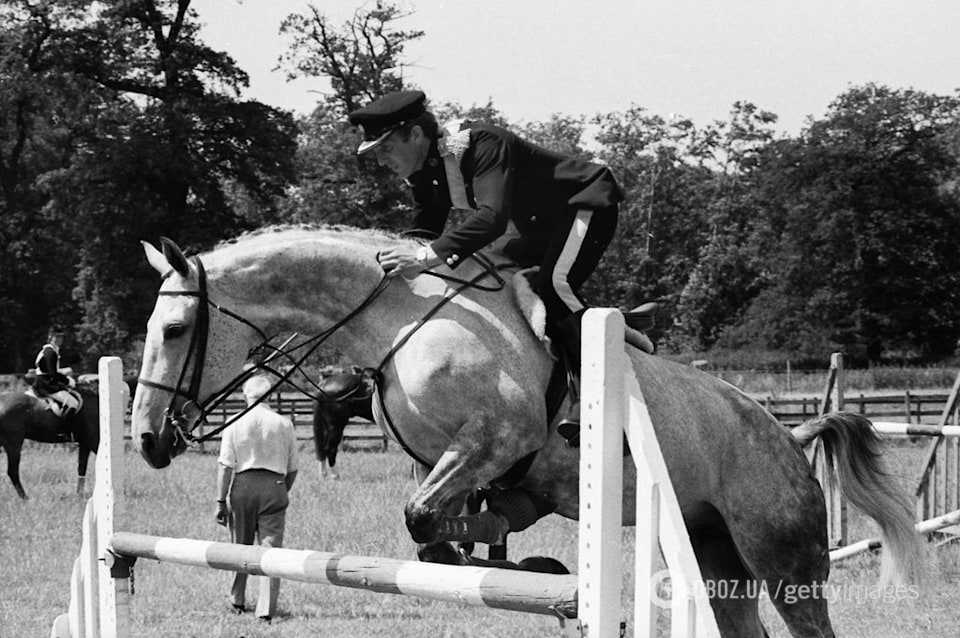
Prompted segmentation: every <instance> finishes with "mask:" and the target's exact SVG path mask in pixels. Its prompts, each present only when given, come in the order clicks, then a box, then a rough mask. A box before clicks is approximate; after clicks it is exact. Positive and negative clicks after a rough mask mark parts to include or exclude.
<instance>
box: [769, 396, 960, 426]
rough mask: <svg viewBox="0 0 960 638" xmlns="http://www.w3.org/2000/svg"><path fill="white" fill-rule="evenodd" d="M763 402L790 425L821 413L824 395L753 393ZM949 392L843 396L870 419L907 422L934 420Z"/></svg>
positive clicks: (846, 405)
mask: <svg viewBox="0 0 960 638" xmlns="http://www.w3.org/2000/svg"><path fill="white" fill-rule="evenodd" d="M750 396H752V397H753V399H754V400H756V401H757V402H758V403H760V405H762V406H764V407H765V408H766V409H767V411H768V412H770V413H771V414H772V415H773V416H775V417H776V418H777V420H778V421H780V422H781V423H783V424H784V425H787V426H795V425H800V424H801V423H803V422H804V421H806V420H808V419H813V418H815V417H817V416H818V415H819V414H820V407H821V404H822V403H823V398H822V397H819V396H809V397H792V398H777V397H773V396H771V395H757V394H751V395H750ZM949 398H950V395H949V394H948V393H946V392H924V391H918V390H904V391H903V392H900V393H889V394H882V395H876V396H867V395H864V394H863V393H856V394H854V393H850V392H847V393H845V394H844V396H843V401H844V405H843V409H844V410H846V411H848V412H856V413H859V414H862V415H864V416H866V417H867V418H868V419H871V420H884V419H896V420H897V421H900V420H902V421H903V422H904V423H927V424H934V423H936V422H937V419H938V417H940V415H941V414H942V413H943V408H944V406H945V405H946V403H947V400H948V399H949Z"/></svg>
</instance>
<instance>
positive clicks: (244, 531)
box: [230, 470, 290, 616]
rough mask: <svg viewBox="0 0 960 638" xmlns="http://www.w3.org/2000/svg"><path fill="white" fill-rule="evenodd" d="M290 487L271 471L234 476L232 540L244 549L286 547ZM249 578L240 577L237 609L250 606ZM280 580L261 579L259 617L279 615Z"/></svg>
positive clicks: (235, 584) (233, 595)
mask: <svg viewBox="0 0 960 638" xmlns="http://www.w3.org/2000/svg"><path fill="white" fill-rule="evenodd" d="M289 502H290V501H289V499H288V497H287V487H286V484H285V482H284V477H283V476H282V475H280V474H276V473H275V472H269V471H267V470H248V471H246V472H240V473H239V474H236V475H234V477H233V484H232V485H231V487H230V507H231V512H230V538H231V540H232V541H233V542H234V543H237V544H240V545H253V542H254V540H257V541H259V543H260V544H261V545H262V546H264V547H283V529H284V524H285V522H286V513H287V505H288V504H289ZM246 589H247V574H241V573H239V572H238V573H237V574H236V576H235V577H234V579H233V588H232V589H231V590H230V595H231V598H232V599H233V603H234V604H235V605H244V604H245V603H246ZM279 595H280V579H279V578H266V577H264V576H261V577H260V594H259V596H258V597H257V616H273V615H275V614H276V612H277V599H278V597H279Z"/></svg>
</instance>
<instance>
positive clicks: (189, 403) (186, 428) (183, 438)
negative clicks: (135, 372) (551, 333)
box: [137, 254, 508, 459]
mask: <svg viewBox="0 0 960 638" xmlns="http://www.w3.org/2000/svg"><path fill="white" fill-rule="evenodd" d="M471 257H472V258H473V259H474V260H476V261H477V262H479V263H480V264H481V265H482V266H483V271H482V272H481V273H480V274H478V275H477V276H475V277H473V278H472V279H470V280H462V279H458V278H456V277H452V276H450V275H442V274H440V273H435V272H432V271H429V270H427V271H423V272H422V273H421V274H424V275H430V276H434V277H437V278H439V279H442V280H444V281H448V282H451V283H456V284H457V287H456V288H454V289H453V291H452V292H451V293H448V294H446V295H444V297H443V299H441V300H440V301H439V302H438V303H437V305H435V306H434V307H433V308H431V309H430V310H429V311H428V312H427V313H426V314H425V315H424V316H423V317H422V318H421V319H420V320H419V321H418V322H417V325H416V326H414V328H413V329H412V330H410V331H409V332H408V333H407V334H406V335H404V337H403V338H402V339H401V340H400V341H399V342H397V343H396V344H395V345H394V346H393V347H392V348H390V350H389V351H388V352H387V354H386V355H385V356H384V358H383V360H382V361H381V362H380V365H378V366H377V368H376V371H377V373H378V376H379V372H380V371H381V370H382V369H383V367H384V366H385V365H386V363H387V362H388V361H389V360H390V359H391V358H392V357H393V356H394V355H395V354H396V352H397V351H398V350H399V349H400V347H402V346H403V345H404V344H405V343H406V342H407V341H408V340H409V339H410V337H411V336H412V335H413V333H415V332H416V331H417V330H419V329H420V327H421V326H423V325H424V324H425V323H426V322H427V320H429V319H430V318H431V317H432V316H433V315H435V314H436V313H437V312H438V311H439V310H440V308H442V307H443V306H444V305H446V304H447V303H449V302H450V301H451V300H452V299H453V298H454V297H456V296H457V295H459V294H460V293H461V292H463V291H464V290H466V289H467V288H477V289H479V290H485V291H497V290H501V289H502V288H503V287H504V285H505V282H504V280H503V278H502V277H501V276H500V275H499V273H498V272H497V271H498V269H500V268H504V267H508V266H501V267H498V266H496V265H494V264H493V262H492V261H490V260H489V259H488V258H486V257H484V256H482V255H477V254H475V255H472V256H471ZM192 261H193V262H194V264H195V265H196V267H197V284H198V285H197V290H161V291H160V292H159V293H158V295H159V296H170V297H174V296H187V297H197V298H199V300H200V305H199V307H198V309H197V321H196V325H195V327H194V331H193V335H192V336H191V339H190V345H189V347H188V349H187V356H186V359H185V360H184V362H183V368H182V369H181V370H180V376H179V378H178V380H177V384H176V385H175V386H169V385H165V384H162V383H158V382H156V381H151V380H149V379H143V378H138V379H137V383H138V384H139V385H143V386H146V387H149V388H155V389H158V390H161V391H164V392H168V393H170V395H171V398H170V403H169V404H168V405H167V408H166V410H165V411H164V419H165V422H166V424H167V425H169V426H170V427H171V429H172V430H173V433H174V439H175V443H176V445H177V446H178V447H181V448H186V446H187V444H188V443H195V444H196V443H203V442H204V441H207V440H209V439H211V438H212V437H214V436H216V435H217V434H218V433H220V432H221V431H223V430H224V429H226V428H227V427H228V426H230V425H231V424H233V423H234V422H235V421H237V419H239V418H241V417H242V416H244V415H245V414H247V413H248V412H249V411H250V410H252V409H253V408H254V407H256V406H257V405H259V404H260V403H261V402H263V401H264V399H266V397H268V396H270V395H271V394H272V393H273V392H274V391H276V390H277V388H279V387H280V386H281V385H283V384H284V383H290V384H291V385H293V386H294V387H296V388H297V389H298V390H300V391H301V392H303V393H304V394H307V395H308V396H311V393H310V392H308V391H304V390H303V389H302V388H300V387H299V386H298V385H297V384H296V383H294V382H293V381H291V380H290V377H292V376H293V375H294V374H295V373H296V372H298V371H301V372H302V366H303V364H304V363H305V362H306V360H307V358H308V357H309V356H310V355H311V354H313V352H314V351H315V350H316V349H317V348H319V347H320V345H321V344H323V343H324V342H325V341H326V340H327V339H329V338H330V337H331V336H332V335H333V334H334V333H335V332H336V331H337V330H339V329H340V328H342V327H343V326H344V325H346V324H347V323H348V322H349V321H351V320H352V319H353V318H354V317H356V316H357V315H358V314H360V313H361V312H363V311H364V310H365V309H366V308H367V307H369V306H370V305H371V304H372V303H373V302H374V301H375V300H376V299H377V297H379V296H380V295H381V294H382V293H383V291H384V290H386V289H387V286H389V285H390V282H391V278H390V277H388V276H387V275H386V274H384V275H383V277H381V279H380V281H379V282H377V284H376V286H374V288H373V290H371V291H370V293H369V294H368V295H367V296H366V297H365V298H364V299H363V301H361V302H360V304H359V305H358V306H357V307H356V308H354V309H353V310H351V311H350V312H349V313H347V315H346V316H345V317H343V318H342V319H340V320H339V321H337V322H336V323H334V325H333V326H331V327H330V328H327V329H326V330H324V331H322V332H321V333H319V334H317V335H315V336H313V337H311V338H309V339H307V340H306V341H304V342H303V343H300V344H298V345H296V346H294V347H292V348H289V349H287V346H288V345H289V344H290V343H291V342H292V341H293V340H294V339H295V338H296V337H297V334H296V333H294V334H293V335H292V336H290V337H289V338H288V339H287V340H286V341H284V342H283V343H282V344H281V345H280V346H272V345H270V341H271V340H272V338H271V337H269V336H267V335H266V333H264V331H263V330H261V329H260V328H259V327H258V326H257V325H255V324H254V323H253V322H251V321H249V320H248V319H246V318H244V317H243V316H241V315H240V314H238V313H236V312H233V311H232V310H230V309H228V308H225V307H223V306H222V305H220V304H218V303H215V302H214V301H213V300H211V299H210V296H209V294H208V293H207V275H206V270H205V269H204V267H203V262H202V261H201V260H200V257H199V256H194V257H193V258H192ZM172 272H173V271H172V270H171V271H170V272H168V273H167V274H165V275H164V279H166V278H167V277H169V276H170V274H172ZM487 276H492V277H493V278H494V279H495V281H496V283H495V284H494V285H492V286H484V285H481V284H480V281H482V280H483V279H484V278H486V277H487ZM211 308H212V309H214V310H216V311H218V312H220V313H222V314H224V315H226V316H227V317H230V318H231V319H234V320H235V321H239V322H240V323H242V324H244V325H246V326H248V327H250V328H252V329H253V330H254V331H255V332H256V333H257V334H258V335H259V336H260V338H261V343H260V344H259V345H258V346H256V347H254V348H253V349H252V350H251V351H250V355H251V356H252V355H253V354H254V353H258V352H268V353H269V354H268V355H267V356H266V357H264V358H263V359H262V360H261V361H258V362H256V363H255V364H254V365H252V366H250V367H249V368H247V369H245V370H244V371H243V372H241V373H240V374H239V375H237V376H236V377H234V378H233V379H231V380H230V381H228V382H227V383H226V384H225V385H224V387H222V388H221V389H219V390H217V391H216V392H214V393H212V394H211V395H210V396H209V397H207V398H206V399H204V400H203V401H201V400H200V399H199V394H200V383H201V380H202V377H203V364H204V360H205V358H206V352H207V342H208V339H209V336H210V335H209V331H210V309H211ZM300 349H304V352H303V354H301V355H300V356H299V357H294V356H293V353H294V352H295V351H297V350H300ZM279 357H283V358H284V359H286V360H287V361H289V362H290V363H291V365H290V366H289V368H288V369H287V370H286V371H285V372H280V371H279V370H276V369H274V368H273V367H271V366H269V365H268V364H269V363H270V362H271V361H273V360H274V359H277V358H279ZM192 359H193V360H195V361H196V363H195V364H194V365H193V371H192V374H191V376H190V385H189V386H188V388H187V389H186V390H183V389H182V388H183V383H184V380H185V379H186V376H187V370H188V369H189V368H190V362H191V360H192ZM261 370H262V371H266V372H269V373H270V374H271V375H273V376H274V377H276V381H275V382H274V383H273V385H272V386H271V387H270V390H269V391H268V392H266V393H265V394H264V395H263V396H262V397H261V398H260V399H258V400H256V401H254V402H252V403H251V404H249V405H247V406H246V407H245V408H244V409H243V410H242V411H240V412H238V413H237V414H235V415H234V416H233V417H231V418H230V419H228V420H225V422H224V423H223V424H222V425H220V426H218V427H216V428H215V429H214V430H211V431H209V432H205V433H204V434H203V435H202V436H194V434H193V432H194V430H196V428H197V427H199V426H200V424H201V423H203V422H204V421H205V420H206V417H207V415H208V414H210V413H211V412H212V411H213V410H214V409H216V408H218V407H220V406H221V405H222V404H223V403H224V402H225V401H226V400H227V399H228V398H229V397H230V395H231V394H233V393H234V392H235V391H236V390H237V389H238V388H239V387H241V386H242V385H243V383H244V382H245V381H246V380H247V379H249V378H250V377H251V376H253V375H255V374H256V373H257V372H258V371H261ZM303 374H304V377H306V378H307V380H308V383H309V384H310V385H311V386H312V387H313V389H314V390H316V391H318V392H319V393H321V394H323V395H327V393H326V392H325V391H324V390H323V389H322V388H321V387H320V386H319V385H317V383H315V382H313V381H312V380H310V377H309V375H307V374H306V373H303ZM377 385H378V387H379V386H380V385H381V384H380V383H379V381H378V383H377ZM178 398H182V399H183V401H182V402H181V404H180V406H179V408H178V407H177V405H176V404H177V399H178ZM387 420H388V421H389V417H387ZM390 425H391V429H393V430H394V435H395V436H398V433H397V432H396V428H395V427H393V424H392V422H390ZM398 440H400V439H399V436H398ZM401 447H403V448H404V449H405V451H406V452H407V453H408V454H410V455H411V456H413V457H414V458H415V459H417V458H418V457H417V456H416V455H415V454H413V453H412V451H411V450H410V449H409V448H408V447H407V446H406V445H401Z"/></svg>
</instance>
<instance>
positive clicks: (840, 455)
mask: <svg viewBox="0 0 960 638" xmlns="http://www.w3.org/2000/svg"><path fill="white" fill-rule="evenodd" d="M160 243H161V246H162V250H158V249H157V248H156V247H155V246H153V245H151V244H148V243H144V244H143V248H144V252H145V255H146V258H147V261H148V263H150V265H151V266H152V267H153V268H154V269H156V270H157V271H158V272H159V273H160V275H161V284H160V290H159V292H158V296H157V300H156V303H155V306H154V309H153V311H152V313H151V315H150V317H149V320H148V322H147V334H146V340H145V347H144V355H143V365H142V368H141V371H140V378H139V383H140V385H139V386H138V388H137V391H136V396H135V397H134V404H133V411H132V436H133V442H134V445H135V446H136V447H137V448H138V449H139V451H140V454H141V455H142V457H143V458H144V459H145V461H146V462H147V463H148V464H149V465H150V466H152V467H154V468H162V467H166V466H168V465H169V464H170V463H171V462H172V460H173V459H174V458H175V457H176V456H177V455H178V454H180V453H182V452H183V451H184V450H185V449H186V448H187V446H188V438H189V437H190V436H191V434H190V432H191V431H192V430H193V428H195V427H196V426H197V424H198V423H199V422H200V421H201V420H202V417H203V415H204V413H205V411H208V410H210V409H213V407H214V406H215V405H216V404H217V403H218V401H219V400H220V396H223V395H224V394H225V393H227V392H229V390H230V388H232V387H235V384H236V383H237V382H238V379H241V378H242V375H243V365H244V363H245V361H246V360H247V358H248V355H249V353H250V352H251V351H252V349H253V350H255V349H256V347H258V346H261V345H262V344H263V343H265V342H266V341H267V340H268V335H279V334H284V333H287V332H297V333H299V334H301V335H304V334H311V335H323V337H324V339H325V340H326V341H328V342H329V343H330V344H332V345H334V346H335V347H338V348H339V349H340V351H341V352H342V353H344V354H345V355H346V356H347V357H349V359H350V360H352V361H360V362H365V363H366V362H380V363H379V365H378V366H377V368H376V369H377V370H379V374H378V389H377V393H376V395H375V400H374V404H373V408H374V410H373V412H374V417H375V419H376V421H377V423H378V424H380V425H381V427H383V428H384V429H385V431H387V432H388V433H389V434H390V436H391V437H392V438H393V439H394V440H395V441H396V442H397V443H398V444H399V445H400V446H401V447H402V448H403V449H404V450H405V451H406V452H407V453H408V454H410V455H411V456H412V457H413V458H414V459H415V464H416V467H417V468H418V472H417V474H418V478H419V479H421V480H420V482H419V485H418V487H417V488H416V489H415V490H414V492H413V494H412V495H411V496H410V498H409V499H408V501H407V503H406V505H405V506H404V517H405V522H406V526H407V529H408V531H409V533H410V535H411V538H412V540H413V541H414V542H416V543H417V544H418V555H419V557H420V558H421V560H429V561H436V562H447V563H453V564H468V563H473V564H482V559H476V558H471V557H469V556H466V555H464V554H463V553H460V552H457V550H456V549H454V546H453V544H452V543H453V542H460V541H464V540H475V541H479V542H484V543H493V542H496V541H497V540H499V539H501V538H503V536H504V535H505V534H506V533H507V532H518V531H521V530H522V529H524V528H525V527H528V526H530V525H532V524H533V523H535V522H536V520H538V519H539V518H541V517H543V516H546V515H548V514H550V513H555V514H557V515H560V516H564V517H567V518H576V517H577V516H578V509H579V472H578V470H579V450H577V449H575V448H572V447H571V446H569V445H568V444H567V443H566V441H565V440H564V439H562V438H561V437H560V436H559V435H558V434H556V432H555V427H556V425H557V422H558V420H559V419H558V416H557V415H558V414H563V413H564V410H563V409H562V408H561V409H560V410H555V409H551V407H550V406H549V405H548V402H547V401H546V400H545V398H544V397H545V396H546V395H547V388H548V386H549V385H550V379H551V377H552V376H553V370H554V367H555V360H554V358H553V356H552V354H551V351H550V349H549V348H548V347H546V346H545V344H544V342H543V340H542V339H541V338H540V336H541V335H540V334H539V332H538V331H536V330H534V329H533V328H532V327H531V324H530V322H528V321H527V319H526V316H525V314H524V312H523V311H522V310H521V309H520V308H519V307H518V304H517V302H516V300H515V299H514V298H513V297H512V295H511V294H510V293H511V289H512V288H513V286H514V284H513V282H512V281H511V280H510V278H509V277H507V276H504V275H505V274H508V273H509V272H510V271H509V270H501V269H499V266H500V262H498V261H496V260H495V259H493V260H491V262H492V263H493V266H491V262H487V261H486V260H483V259H477V260H464V262H463V263H461V264H460V265H459V267H458V268H457V269H456V270H451V269H449V268H447V267H445V266H440V267H437V268H435V269H434V270H433V271H432V272H431V273H422V274H420V275H419V276H416V277H410V278H406V277H385V276H384V273H383V271H382V269H381V268H380V265H379V263H378V260H377V255H378V254H379V251H381V250H383V249H385V248H388V247H391V246H397V245H400V244H403V245H404V246H405V247H407V248H410V249H416V247H417V245H418V244H416V243H415V242H414V241H413V240H410V239H405V238H402V237H399V236H395V235H392V234H389V233H384V232H378V231H371V230H358V229H351V228H345V227H320V228H305V227H271V228H267V229H261V230H260V231H258V232H253V233H248V234H245V235H241V236H240V237H237V238H235V239H233V240H231V241H228V242H225V243H222V244H220V245H218V246H216V247H214V248H213V249H212V250H210V251H207V252H204V253H202V254H199V255H195V256H193V257H192V258H189V259H188V258H187V256H186V255H184V253H183V252H182V251H181V250H180V248H179V247H178V246H177V245H176V244H175V243H174V242H173V241H171V240H169V239H167V238H161V242H160ZM625 347H626V349H627V353H628V357H629V360H630V363H631V364H632V366H633V370H634V373H635V375H636V378H637V379H638V381H639V384H640V387H641V390H642V392H643V394H644V397H645V400H646V402H647V407H648V410H649V413H650V416H651V419H652V421H653V424H654V427H655V430H656V433H657V437H658V439H659V443H660V445H661V447H662V451H663V455H664V458H665V461H666V464H667V468H668V471H669V474H670V478H671V481H672V483H673V488H674V490H675V492H676V495H677V498H678V501H679V504H680V507H681V511H682V514H683V517H684V522H685V524H686V527H687V530H688V531H689V534H690V540H691V542H692V544H693V547H694V552H695V554H696V557H697V560H698V562H699V566H700V569H701V572H702V575H703V578H704V579H705V580H707V581H713V582H717V581H720V580H723V581H724V582H725V583H726V584H728V585H729V586H730V587H731V588H732V590H731V591H730V592H725V593H726V594H727V595H723V596H712V597H711V599H710V600H711V605H712V607H713V609H714V611H715V614H716V617H717V620H718V623H719V626H720V629H721V633H722V635H724V636H738V637H741V638H743V637H753V636H764V635H765V631H764V628H763V626H762V624H761V622H760V617H759V612H758V598H759V596H760V594H759V592H760V591H761V590H763V591H767V592H769V593H770V596H771V599H772V602H773V605H774V606H775V608H776V609H777V611H778V613H779V614H780V615H781V616H782V617H783V620H784V622H785V623H786V625H787V627H788V628H789V630H790V631H791V633H792V634H793V635H794V636H832V635H834V634H833V629H832V626H831V623H830V618H829V615H828V609H827V600H826V599H825V598H824V597H822V596H806V597H787V592H790V591H794V592H795V591H801V590H800V589H799V588H800V587H807V588H811V587H812V588H814V591H816V586H817V584H818V583H821V584H822V583H824V582H826V580H827V578H828V576H829V569H830V559H829V553H828V540H827V527H826V508H825V505H824V496H823V492H822V490H821V487H820V485H819V483H818V482H817V480H816V478H815V477H814V475H813V471H812V469H811V466H810V463H809V462H808V461H807V458H806V457H805V455H804V451H803V448H802V446H801V442H803V443H807V444H808V443H810V441H812V440H813V439H814V438H816V437H819V438H820V440H822V441H823V443H824V450H825V451H826V454H825V457H826V458H827V460H828V462H829V463H831V464H833V465H834V466H835V467H836V468H837V470H838V472H839V475H840V477H841V481H840V484H841V486H842V489H843V490H844V494H845V496H846V497H847V498H848V499H849V500H850V502H852V503H853V504H855V505H856V506H858V507H860V508H861V509H863V510H864V511H865V512H866V513H867V514H868V515H870V516H871V517H873V518H874V519H875V520H877V521H878V522H879V524H880V528H881V533H882V535H883V551H884V562H883V572H882V574H881V578H882V580H881V582H883V583H888V582H889V583H907V582H912V581H911V579H913V578H914V577H916V576H918V574H919V573H920V571H921V570H922V563H923V557H922V544H921V541H920V538H919V536H918V535H917V534H916V531H915V529H914V527H913V523H914V517H913V508H912V505H911V502H910V500H909V499H908V498H907V496H906V494H905V493H904V491H903V490H902V489H901V486H899V485H897V484H896V483H895V482H893V481H892V480H891V479H890V477H889V476H887V475H885V474H884V473H883V466H882V459H881V458H880V455H879V449H880V448H879V436H878V435H877V434H876V432H875V431H874V430H873V428H872V426H871V424H870V422H869V421H868V420H866V419H864V418H862V417H857V416H854V415H826V416H824V417H821V418H819V419H816V420H815V421H812V422H810V423H808V424H807V425H806V426H805V427H804V430H803V432H804V435H803V440H802V441H801V440H799V439H798V437H795V436H794V435H793V434H791V432H790V430H789V429H787V428H786V427H784V426H783V425H781V424H780V423H779V422H777V421H776V419H775V418H774V417H773V416H772V415H770V413H769V412H767V411H766V410H765V409H764V408H763V407H762V406H760V405H759V404H758V403H757V402H755V401H753V400H752V399H750V398H749V397H747V396H746V395H745V394H744V393H742V392H741V391H740V390H738V389H737V388H735V387H734V386H732V385H730V384H727V383H725V382H724V381H722V380H720V379H718V378H717V377H714V376H712V375H710V374H708V373H706V372H702V371H700V370H697V369H695V368H693V367H691V366H687V365H682V364H680V363H676V362H671V361H669V360H667V359H665V358H662V357H659V356H654V355H648V354H646V353H643V352H641V351H640V350H639V349H637V348H635V347H633V346H629V345H627V346H625ZM289 356H293V354H292V353H290V355H289ZM623 472H624V496H623V522H624V524H626V525H631V524H633V523H634V518H635V496H636V495H635V491H636V490H635V478H636V468H635V467H634V464H633V460H632V459H631V458H630V457H629V454H627V453H625V455H624V459H623ZM482 486H489V487H490V489H491V492H492V494H493V495H494V498H492V499H491V500H490V501H488V510H487V511H485V512H482V513H480V514H476V515H470V516H458V513H459V512H460V511H461V508H462V505H463V503H464V500H465V499H466V497H467V496H468V495H469V494H471V493H472V492H473V491H474V490H475V489H477V488H478V487H482ZM803 591H810V589H805V590H803Z"/></svg>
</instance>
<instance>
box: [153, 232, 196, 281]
mask: <svg viewBox="0 0 960 638" xmlns="http://www.w3.org/2000/svg"><path fill="white" fill-rule="evenodd" d="M160 246H161V247H162V248H163V256H164V257H166V258H167V263H168V264H170V266H172V267H173V269H174V270H176V271H177V272H178V273H180V275H181V276H183V277H186V276H187V275H189V274H190V264H189V263H188V262H187V258H186V257H185V256H184V254H183V251H182V250H180V247H179V246H177V245H176V244H175V243H173V240H172V239H170V238H168V237H161V238H160Z"/></svg>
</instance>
